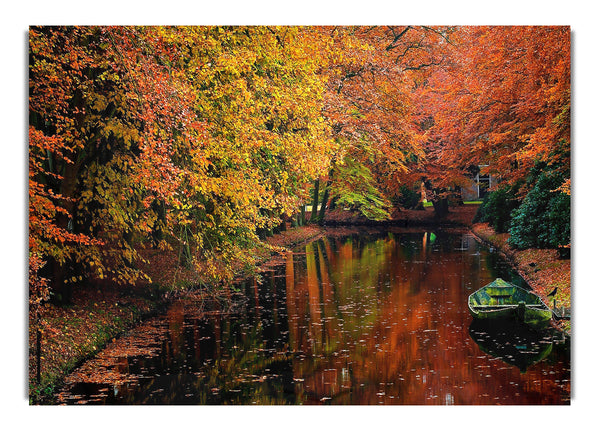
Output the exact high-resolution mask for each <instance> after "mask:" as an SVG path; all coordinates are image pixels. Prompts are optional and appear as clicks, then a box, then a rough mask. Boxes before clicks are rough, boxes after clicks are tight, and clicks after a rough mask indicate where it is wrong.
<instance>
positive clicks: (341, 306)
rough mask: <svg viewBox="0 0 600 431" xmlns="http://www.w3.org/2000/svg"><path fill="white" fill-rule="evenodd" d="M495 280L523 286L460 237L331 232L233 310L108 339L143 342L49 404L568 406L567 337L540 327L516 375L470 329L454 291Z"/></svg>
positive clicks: (184, 309)
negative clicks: (532, 355)
mask: <svg viewBox="0 0 600 431" xmlns="http://www.w3.org/2000/svg"><path fill="white" fill-rule="evenodd" d="M496 277H502V278H504V279H508V280H511V281H512V282H515V283H520V284H521V285H523V281H522V280H520V279H519V278H518V276H516V275H515V274H513V273H511V272H510V270H509V268H508V267H507V266H506V264H505V263H504V262H503V261H502V260H500V259H498V257H497V256H496V255H493V254H490V253H489V251H487V250H486V249H485V248H483V247H481V246H479V245H478V243H477V242H476V241H475V240H474V238H473V237H471V236H470V235H469V234H466V233H449V232H444V231H437V232H435V233H431V232H409V231H401V230H398V231H394V232H378V231H375V232H370V233H364V232H363V233H361V234H359V233H356V234H354V235H336V234H335V231H333V232H332V234H331V235H330V236H328V237H326V238H323V239H320V240H319V241H316V242H313V243H310V244H307V245H306V246H303V247H302V248H301V249H298V250H296V251H295V252H293V253H289V254H287V256H286V260H285V263H284V264H283V265H281V266H279V267H277V268H275V269H274V270H272V271H269V272H267V273H265V274H264V275H263V280H262V282H261V283H257V282H255V281H254V282H250V283H246V284H244V287H243V289H245V293H246V295H245V297H246V298H247V301H246V302H245V304H244V306H243V307H242V310H241V311H239V312H236V313H235V314H219V313H213V314H209V315H207V314H202V313H198V312H195V311H194V310H195V309H194V304H193V303H190V302H186V303H179V304H176V305H174V306H173V307H172V308H171V310H169V312H168V313H167V314H166V315H165V316H162V317H160V318H156V319H153V320H152V321H150V322H147V323H146V327H144V326H142V327H141V328H140V329H139V330H138V331H135V332H134V333H132V334H131V335H130V336H129V337H124V338H123V339H121V340H118V341H117V343H118V342H121V343H123V344H127V343H129V344H128V345H129V346H131V345H136V343H137V344H142V345H144V346H145V347H148V346H154V347H153V350H152V353H151V354H149V353H148V352H144V351H141V352H138V353H139V354H135V353H136V352H133V354H128V355H125V356H124V355H122V354H121V355H119V354H118V352H119V349H118V348H117V349H116V350H115V351H114V352H112V353H111V349H110V348H109V349H107V350H105V351H104V352H102V354H101V355H100V356H99V358H97V359H96V361H100V362H96V363H94V361H90V362H88V363H87V364H85V365H84V367H83V368H82V369H81V370H80V371H79V372H78V373H75V374H74V376H72V377H71V379H70V381H69V382H68V383H69V384H68V385H67V387H66V388H65V391H63V392H62V393H61V395H60V397H61V402H65V403H76V402H81V403H84V402H86V403H87V402H100V403H108V404H323V403H325V404H327V403H330V404H410V405H419V404H565V403H569V399H570V359H569V343H568V340H567V341H564V340H559V342H558V343H557V342H556V340H554V338H553V337H552V336H549V335H548V334H545V335H543V336H542V338H543V342H542V343H541V344H540V343H539V342H537V341H536V340H531V337H529V338H528V339H527V340H526V341H525V342H524V343H523V344H522V345H525V346H526V349H521V348H522V345H516V346H515V347H513V349H516V351H518V352H516V353H522V352H520V350H519V349H521V350H527V351H529V352H531V351H534V350H535V352H537V353H538V354H539V355H538V356H539V357H537V358H536V360H535V361H532V363H531V364H528V367H526V369H525V372H521V371H522V369H523V367H522V366H521V365H520V363H517V361H516V360H515V361H512V362H511V358H508V360H507V358H506V356H515V355H511V353H510V351H509V350H507V349H506V348H504V350H502V349H501V350H502V351H501V352H500V353H498V352H494V351H493V349H490V348H489V346H488V347H486V346H485V345H484V344H485V343H483V341H485V336H486V335H488V334H487V333H486V334H485V335H482V333H480V331H478V330H477V328H475V329H473V327H471V332H470V331H469V327H470V326H472V325H471V323H472V318H471V316H470V315H469V313H468V310H467V308H466V300H467V297H468V295H469V294H470V293H472V292H473V291H475V290H477V289H478V288H479V287H481V286H482V285H484V284H487V283H488V282H489V281H491V280H493V279H495V278H496ZM144 332H146V333H151V334H152V336H151V337H145V336H144V335H143V334H144ZM529 335H530V334H529ZM544 337H545V338H544ZM140 340H142V341H140ZM144 340H145V341H144ZM482 340H483V341H482ZM536 342H537V344H536ZM117 343H115V344H117ZM544 343H545V344H544ZM548 343H550V344H548ZM157 344H159V345H160V347H159V348H157V347H156V345H157ZM497 344H498V343H497ZM552 345H554V348H552V347H550V348H547V346H552ZM540 346H542V347H541V348H540ZM122 349H123V348H122V347H121V350H122ZM142 350H143V349H142ZM507 351H508V352H509V353H506V352H507ZM513 353H515V352H513ZM502 355H504V360H503V359H502V358H503V356H502ZM102 361H104V362H102ZM519 366H521V370H520V369H519ZM86 369H87V370H89V371H88V374H87V375H86V372H85V370H86ZM101 370H104V371H105V374H106V376H111V375H112V380H108V377H107V380H106V381H102V378H101V377H99V375H101V374H102V373H101V372H100V371H101ZM115 375H116V376H118V377H117V378H115ZM92 376H93V377H92Z"/></svg>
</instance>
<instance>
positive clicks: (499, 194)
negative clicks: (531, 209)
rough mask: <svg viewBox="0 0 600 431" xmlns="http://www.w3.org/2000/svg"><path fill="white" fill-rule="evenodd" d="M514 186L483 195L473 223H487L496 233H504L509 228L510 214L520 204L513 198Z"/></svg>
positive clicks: (514, 193)
mask: <svg viewBox="0 0 600 431" xmlns="http://www.w3.org/2000/svg"><path fill="white" fill-rule="evenodd" d="M516 189H517V187H516V186H512V187H511V186H505V187H503V188H499V189H497V190H495V191H493V192H490V193H488V194H486V195H485V198H484V199H483V202H482V203H481V205H480V206H479V208H478V209H477V214H475V219H474V221H475V222H476V223H489V224H490V225H491V226H492V227H493V228H494V230H495V231H496V232H498V233H505V232H508V230H509V228H510V222H511V217H510V214H511V212H512V211H513V210H514V209H516V208H517V207H518V206H519V204H520V202H519V200H518V199H516V198H515V195H516Z"/></svg>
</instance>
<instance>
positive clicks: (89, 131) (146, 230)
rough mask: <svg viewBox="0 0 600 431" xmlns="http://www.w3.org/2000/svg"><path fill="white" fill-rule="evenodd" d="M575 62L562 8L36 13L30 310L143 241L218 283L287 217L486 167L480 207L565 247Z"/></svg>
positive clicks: (128, 264) (522, 233) (124, 263)
mask: <svg viewBox="0 0 600 431" xmlns="http://www.w3.org/2000/svg"><path fill="white" fill-rule="evenodd" d="M570 76H571V72H570V29H569V28H568V27H425V26H414V27H413V26H401V27H385V26H379V27H261V26H252V27H216V26H210V27H32V28H30V32H29V119H30V120H29V258H30V269H29V286H30V307H31V311H35V307H37V306H38V305H39V304H40V303H42V302H43V301H46V300H48V299H50V298H52V299H53V300H55V301H63V302H68V301H69V296H70V292H71V291H72V289H73V287H74V286H77V285H78V284H80V283H84V282H87V281H88V280H102V279H106V280H109V281H110V282H112V283H118V284H131V283H135V282H138V281H140V280H146V281H148V280H147V279H148V276H147V275H146V274H144V273H143V271H142V270H141V269H140V265H139V263H140V262H141V260H142V259H143V258H142V254H141V250H143V249H145V248H154V249H161V250H165V252H167V251H170V252H172V253H177V254H178V256H179V259H180V261H181V262H182V264H185V265H189V266H192V267H194V266H199V267H200V265H201V271H202V274H203V278H204V284H205V285H206V286H217V285H222V284H226V283H228V282H229V281H230V280H231V279H232V278H233V277H234V275H235V274H236V273H239V272H240V271H243V270H245V269H249V268H252V266H253V263H254V256H253V254H252V253H251V252H250V250H252V249H253V247H255V246H256V244H260V243H261V241H263V240H264V237H265V235H267V234H268V232H272V231H273V229H278V227H279V226H280V225H282V223H285V222H286V221H287V222H292V223H293V224H302V223H304V222H305V221H306V220H307V219H310V221H311V222H315V221H318V220H320V219H322V218H323V216H324V211H326V210H330V209H331V208H334V207H336V206H337V207H341V208H348V209H351V210H354V211H357V212H360V213H361V214H363V215H364V216H366V217H368V218H370V219H373V220H385V219H386V218H389V216H390V212H391V211H392V209H393V208H395V207H402V206H405V207H406V206H414V205H415V203H417V204H418V202H419V200H420V199H418V198H417V199H416V200H415V199H412V198H411V197H414V196H415V195H417V196H418V195H419V194H420V193H421V191H424V192H425V196H426V198H427V200H429V201H431V202H433V204H434V206H435V209H436V211H438V212H439V213H440V215H441V216H443V214H444V212H445V211H448V205H449V204H450V205H452V204H453V203H455V202H456V199H455V197H456V191H457V190H458V188H459V187H460V186H463V185H466V184H467V183H468V182H469V181H471V179H472V178H473V175H474V173H476V172H477V170H479V169H481V172H483V173H484V174H491V175H494V176H496V177H497V178H499V179H500V180H501V181H500V185H499V187H498V189H497V190H493V191H492V192H491V193H489V194H488V196H487V198H486V201H485V202H484V204H483V205H482V206H481V208H480V213H479V214H478V217H479V219H481V220H483V221H489V222H490V223H491V224H493V225H494V226H495V228H496V229H497V230H498V231H510V232H511V241H513V243H514V245H515V246H517V247H530V246H538V247H559V246H566V245H568V244H569V243H570V237H569V228H568V227H569V220H570V219H569V212H570V85H571V83H570ZM305 204H313V213H312V215H311V214H308V213H305V212H304V205H305ZM317 204H322V205H321V206H320V211H317V208H318V206H317ZM542 227H543V229H542ZM536 229H538V230H541V231H536ZM540 232H542V233H540Z"/></svg>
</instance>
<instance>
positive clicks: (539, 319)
mask: <svg viewBox="0 0 600 431" xmlns="http://www.w3.org/2000/svg"><path fill="white" fill-rule="evenodd" d="M468 304H469V311H470V313H471V315H472V316H473V317H474V318H475V319H479V320H482V321H488V322H490V323H492V322H495V321H497V320H503V319H506V320H512V321H519V322H521V323H523V324H526V325H528V326H531V327H535V328H543V327H546V326H548V324H549V323H550V320H551V319H552V311H551V310H550V309H549V308H548V307H547V306H546V304H544V302H543V301H542V300H541V298H540V297H539V296H537V295H536V294H534V293H532V292H529V291H527V290H525V289H522V288H520V287H518V286H516V285H514V284H511V283H508V282H506V281H504V280H502V279H500V278H498V279H496V280H495V281H493V282H492V283H490V284H488V285H486V286H484V287H482V288H481V289H479V290H478V291H476V292H474V293H473V294H471V295H470V296H469V301H468Z"/></svg>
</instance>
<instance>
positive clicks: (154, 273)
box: [29, 205, 571, 404]
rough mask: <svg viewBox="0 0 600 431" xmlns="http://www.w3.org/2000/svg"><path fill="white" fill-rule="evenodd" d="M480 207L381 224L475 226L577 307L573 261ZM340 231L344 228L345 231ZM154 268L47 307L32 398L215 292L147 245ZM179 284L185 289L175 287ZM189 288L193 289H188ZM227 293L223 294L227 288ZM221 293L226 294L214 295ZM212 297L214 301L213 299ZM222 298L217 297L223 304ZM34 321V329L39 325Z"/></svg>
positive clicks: (284, 239)
mask: <svg viewBox="0 0 600 431" xmlns="http://www.w3.org/2000/svg"><path fill="white" fill-rule="evenodd" d="M477 207H478V206H477V205H463V206H460V207H452V208H450V214H448V216H447V217H445V218H444V219H443V220H439V219H437V218H436V217H435V213H434V211H433V208H425V209H424V210H402V211H396V212H395V213H393V214H392V220H390V221H387V222H384V223H379V225H381V224H383V225H393V226H406V227H411V226H431V225H438V226H447V227H450V226H463V227H470V228H471V230H472V232H473V233H474V234H475V235H476V236H477V237H478V238H479V239H480V240H482V241H484V242H485V243H488V244H492V245H493V246H494V247H496V248H497V249H498V250H500V252H501V253H502V254H503V255H504V256H505V257H506V259H507V260H508V261H509V262H510V263H511V264H512V265H513V267H514V268H515V269H516V270H517V271H518V272H519V273H520V275H521V276H522V277H523V278H524V279H525V280H526V281H527V283H528V284H529V285H530V286H531V287H532V288H533V289H534V290H535V291H536V293H538V294H540V295H541V296H542V298H543V299H544V300H546V302H547V303H548V304H549V305H550V302H549V300H548V298H547V296H546V294H547V293H548V292H549V291H550V290H552V289H554V287H558V288H559V289H558V294H557V295H556V305H557V307H567V308H570V292H571V284H570V273H571V266H570V260H568V259H559V258H558V252H556V251H555V250H537V249H529V250H522V251H516V250H513V249H511V248H510V247H509V246H508V245H507V244H506V241H507V239H508V234H497V233H496V232H494V231H493V229H492V228H491V227H489V226H488V225H487V224H472V220H473V217H474V215H475V213H476V211H477ZM373 224H374V223H372V222H369V221H368V220H366V219H365V218H363V217H360V216H358V215H356V214H353V213H350V212H348V211H343V210H336V211H333V212H331V213H328V215H327V218H326V220H325V225H326V226H344V225H348V226H349V225H354V226H355V225H367V226H368V225H373ZM338 229H339V228H338ZM326 230H327V229H326V228H324V227H320V226H315V225H307V226H304V227H301V228H289V229H287V230H285V231H283V232H281V233H279V234H277V235H274V236H272V237H269V238H267V241H266V242H267V243H268V244H270V245H271V246H274V247H276V248H277V247H279V248H281V250H282V251H284V250H285V249H286V248H290V247H293V246H296V245H299V244H302V243H305V242H307V241H311V240H314V239H317V238H318V237H320V236H322V235H324V234H325V233H326ZM257 255H258V258H259V262H261V264H260V266H261V267H262V268H264V267H267V266H270V265H274V264H277V262H279V261H280V260H281V258H282V257H281V256H282V254H280V253H273V252H272V251H268V250H264V249H263V250H257ZM145 257H146V259H147V260H148V263H147V266H146V267H145V268H144V269H145V270H146V271H147V273H148V274H149V275H150V277H151V278H152V280H153V283H152V284H150V285H148V284H140V285H138V286H132V287H126V288H124V287H122V286H116V285H114V284H110V283H106V282H96V283H89V284H82V285H81V286H79V287H78V288H77V289H75V291H74V294H73V299H72V304H70V305H68V306H57V305H53V304H47V305H46V306H45V307H44V309H43V314H42V316H41V322H42V334H41V357H40V364H41V366H40V371H41V373H40V375H41V383H40V384H37V382H36V380H37V355H36V353H37V351H36V333H35V331H34V330H30V331H29V402H30V404H44V403H47V402H49V400H50V399H51V396H52V394H53V393H54V392H55V390H56V389H57V388H58V387H59V386H60V385H61V383H62V382H63V380H64V378H65V376H66V375H67V374H68V373H69V372H71V371H72V370H74V369H75V368H76V367H77V366H78V365H79V364H81V363H82V362H83V361H85V360H86V359H89V358H91V357H93V356H95V354H96V353H97V352H99V351H100V350H101V349H102V348H103V347H104V346H105V345H106V344H108V343H109V342H110V341H111V340H114V339H115V337H119V336H120V335H121V334H123V333H124V332H126V331H127V330H128V329H130V328H132V327H133V326H135V325H136V324H138V323H139V322H141V321H142V320H144V319H146V318H148V317H150V316H152V315H155V314H157V313H160V312H161V311H163V310H165V309H166V306H167V305H168V304H169V303H170V302H171V301H172V300H174V299H175V298H176V297H177V296H180V295H182V294H186V293H188V294H190V292H193V293H191V294H193V295H198V294H200V295H207V296H209V294H208V293H206V292H200V293H198V291H195V292H194V291H193V289H191V286H193V285H194V283H195V281H196V280H197V274H196V273H195V272H194V271H193V270H191V269H185V268H182V267H180V266H179V265H178V264H177V256H176V255H175V253H170V254H169V253H164V252H159V251H156V250H146V255H145ZM176 285H177V286H179V287H180V289H179V290H178V292H179V293H178V294H174V293H173V286H176ZM181 286H189V287H190V289H181ZM221 293H223V292H221ZM215 295H216V296H218V295H219V292H216V293H213V298H212V299H215ZM207 299H211V298H207ZM218 300H219V298H217V301H218ZM559 326H560V328H561V329H563V330H565V331H567V332H570V321H561V322H560V323H559ZM33 327H34V325H33V322H30V328H33Z"/></svg>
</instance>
